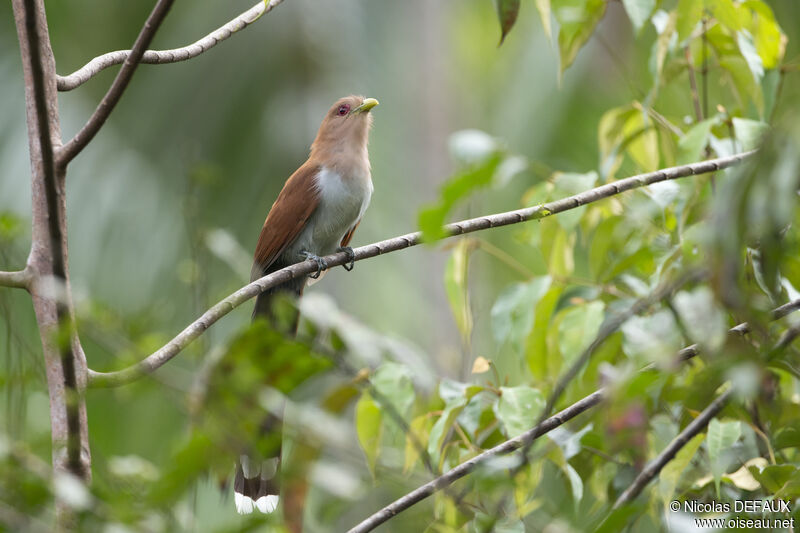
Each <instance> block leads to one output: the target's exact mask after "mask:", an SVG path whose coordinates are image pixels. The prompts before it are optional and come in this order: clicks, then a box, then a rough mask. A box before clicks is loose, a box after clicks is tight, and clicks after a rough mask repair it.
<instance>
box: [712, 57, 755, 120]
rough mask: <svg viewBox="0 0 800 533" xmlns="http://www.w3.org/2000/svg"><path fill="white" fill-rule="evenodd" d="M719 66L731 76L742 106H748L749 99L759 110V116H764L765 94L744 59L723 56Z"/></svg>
mask: <svg viewBox="0 0 800 533" xmlns="http://www.w3.org/2000/svg"><path fill="white" fill-rule="evenodd" d="M719 64H720V66H722V68H724V69H725V70H727V71H728V73H729V74H730V75H731V78H732V79H733V84H734V85H735V86H736V91H737V93H738V97H739V99H740V101H741V104H742V105H743V106H746V105H747V98H749V99H750V101H751V102H752V103H753V105H755V107H756V109H757V110H758V113H759V115H763V114H764V93H763V91H762V89H761V85H760V84H758V83H756V80H755V79H754V78H753V74H752V73H751V72H750V67H748V66H747V62H746V61H745V60H744V58H742V57H739V56H730V55H727V56H722V57H720V58H719Z"/></svg>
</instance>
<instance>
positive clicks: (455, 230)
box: [89, 150, 756, 387]
mask: <svg viewBox="0 0 800 533" xmlns="http://www.w3.org/2000/svg"><path fill="white" fill-rule="evenodd" d="M755 153H756V151H755V150H754V151H750V152H744V153H741V154H737V155H734V156H730V157H723V158H718V159H712V160H709V161H703V162H700V163H692V164H690V165H684V166H680V167H672V168H667V169H663V170H657V171H655V172H650V173H647V174H639V175H637V176H632V177H630V178H625V179H621V180H618V181H614V182H612V183H607V184H605V185H601V186H599V187H595V188H593V189H590V190H588V191H584V192H582V193H579V194H576V195H574V196H569V197H567V198H562V199H560V200H555V201H553V202H548V203H546V204H542V205H538V206H534V207H528V208H525V209H518V210H515V211H507V212H504V213H497V214H493V215H486V216H482V217H478V218H472V219H468V220H462V221H461V222H455V223H453V224H448V225H446V226H445V227H444V230H445V232H446V233H447V235H448V236H455V235H463V234H465V233H472V232H475V231H481V230H485V229H489V228H496V227H500V226H507V225H510V224H518V223H520V222H525V221H528V220H538V219H541V218H544V217H547V216H551V215H555V214H557V213H561V212H563V211H569V210H570V209H575V208H577V207H580V206H583V205H586V204H590V203H593V202H596V201H598V200H602V199H603V198H608V197H610V196H614V195H617V194H620V193H622V192H625V191H629V190H631V189H636V188H639V187H645V186H647V185H652V184H654V183H659V182H662V181H666V180H673V179H678V178H683V177H686V176H693V175H700V174H705V173H708V172H714V171H717V170H721V169H724V168H728V167H731V166H734V165H737V164H739V163H741V162H742V161H743V160H745V159H747V158H750V157H752V156H753V155H754V154H755ZM421 242H422V234H421V233H420V232H416V233H409V234H407V235H401V236H399V237H394V238H392V239H387V240H384V241H380V242H376V243H372V244H368V245H366V246H361V247H359V248H355V249H354V250H353V253H354V259H353V260H354V261H361V260H364V259H368V258H370V257H375V256H377V255H382V254H387V253H390V252H395V251H398V250H403V249H405V248H410V247H411V246H416V245H418V244H420V243H421ZM323 259H324V260H325V262H326V263H327V264H328V267H329V268H330V267H334V266H338V265H343V264H345V263H349V262H350V260H351V258H350V257H348V254H347V253H345V252H338V253H335V254H331V255H328V256H325V257H324V258H323ZM316 270H317V264H316V263H315V262H314V261H311V260H307V261H302V262H300V263H295V264H294V265H291V266H288V267H286V268H283V269H281V270H278V271H276V272H273V273H272V274H269V275H266V276H264V277H263V278H260V279H257V280H256V281H254V282H252V283H250V284H248V285H245V286H244V287H242V288H241V289H239V290H237V291H236V292H234V293H233V294H231V295H229V296H228V297H226V298H224V299H223V300H221V301H220V302H218V303H217V304H215V305H214V306H212V307H211V308H210V309H208V310H207V311H206V312H205V313H203V314H202V315H201V316H200V318H198V319H197V320H195V321H194V322H192V323H191V324H189V325H188V326H187V327H186V328H185V329H184V330H183V331H182V332H181V333H179V334H178V335H177V336H176V337H174V338H173V339H172V340H171V341H169V342H168V343H167V344H165V345H164V346H163V347H161V348H160V349H158V350H156V351H155V352H153V353H152V354H150V355H149V356H147V357H146V358H145V359H143V360H142V361H140V362H139V363H136V364H135V365H132V366H130V367H128V368H126V369H124V370H119V371H116V372H107V373H104V372H96V371H94V370H89V385H90V386H92V387H116V386H120V385H124V384H126V383H130V382H131V381H135V380H137V379H139V378H141V377H143V376H146V375H147V374H150V373H151V372H153V371H155V370H156V369H158V368H159V367H160V366H161V365H163V364H164V363H166V362H167V361H169V360H170V359H172V358H173V357H175V356H176V355H177V354H178V353H180V351H181V350H183V349H184V348H185V347H186V346H188V345H189V344H190V343H191V342H192V341H193V340H194V339H196V338H197V337H199V336H200V335H202V334H203V332H204V331H205V330H207V329H208V328H209V327H211V326H212V325H213V324H214V323H215V322H216V321H217V320H219V319H220V318H222V317H223V316H225V315H227V314H228V313H230V312H231V311H233V310H234V309H236V308H237V307H239V306H240V305H242V304H243V303H244V302H246V301H248V300H250V299H251V298H254V297H255V296H257V295H258V294H260V293H262V292H264V291H266V290H268V289H270V288H272V287H275V286H277V285H281V284H283V283H286V282H287V281H290V280H292V279H294V278H297V277H300V276H306V275H308V274H311V273H313V272H316Z"/></svg>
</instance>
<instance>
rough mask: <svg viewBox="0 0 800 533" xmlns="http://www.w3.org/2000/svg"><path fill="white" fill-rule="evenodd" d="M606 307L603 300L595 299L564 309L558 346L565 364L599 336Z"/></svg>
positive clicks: (570, 361)
mask: <svg viewBox="0 0 800 533" xmlns="http://www.w3.org/2000/svg"><path fill="white" fill-rule="evenodd" d="M604 309H605V305H604V304H603V302H601V301H594V302H589V303H587V304H583V305H576V306H574V307H570V308H569V309H567V310H565V311H563V318H562V319H561V323H560V324H559V326H558V347H559V351H560V352H561V357H563V360H564V364H570V363H572V361H574V360H575V358H577V357H578V356H579V355H580V354H581V353H582V352H583V351H584V350H586V348H588V347H589V344H591V343H592V341H594V339H595V337H597V332H598V331H599V330H600V325H601V324H602V323H603V316H604V313H603V311H604Z"/></svg>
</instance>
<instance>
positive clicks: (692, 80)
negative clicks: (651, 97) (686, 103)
mask: <svg viewBox="0 0 800 533" xmlns="http://www.w3.org/2000/svg"><path fill="white" fill-rule="evenodd" d="M684 53H685V54H686V65H687V67H688V69H689V88H690V89H691V90H692V102H693V103H694V114H695V117H696V118H697V122H700V121H702V120H703V110H702V109H700V98H699V97H698V96H697V78H696V77H695V75H694V65H692V53H691V51H690V50H689V46H688V45H687V46H686V48H684ZM703 61H704V63H703V71H704V72H705V52H704V53H703ZM703 83H705V78H704V79H703Z"/></svg>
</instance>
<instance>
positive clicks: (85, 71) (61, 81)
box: [56, 0, 283, 91]
mask: <svg viewBox="0 0 800 533" xmlns="http://www.w3.org/2000/svg"><path fill="white" fill-rule="evenodd" d="M282 2H283V0H270V1H269V2H264V1H260V2H258V3H257V4H256V5H254V6H253V7H251V8H250V9H248V10H247V11H245V12H244V13H242V14H241V15H239V16H238V17H236V18H235V19H233V20H231V21H230V22H228V23H227V24H225V25H224V26H220V27H219V28H217V29H216V30H214V31H212V32H211V33H209V34H208V35H206V36H205V37H203V38H201V39H199V40H197V41H195V42H193V43H192V44H189V45H186V46H183V47H181V48H173V49H171V50H147V51H146V52H145V53H144V55H142V59H141V61H139V63H142V64H150V65H161V64H164V63H177V62H179V61H186V60H187V59H192V58H194V57H197V56H199V55H200V54H202V53H203V52H207V51H208V50H210V49H212V48H214V47H215V46H216V45H217V44H219V43H221V42H222V41H224V40H226V39H228V38H229V37H230V36H232V35H233V34H234V33H236V32H238V31H240V30H243V29H245V28H246V27H248V26H249V25H250V24H252V23H254V22H255V21H257V20H258V19H259V18H261V16H262V15H264V14H266V13H269V12H270V11H272V9H273V8H274V7H276V6H278V5H279V4H281V3H282ZM130 54H131V50H116V51H114V52H108V53H105V54H103V55H101V56H97V57H95V58H94V59H92V60H91V61H89V62H88V63H86V64H85V65H84V66H82V67H81V68H79V69H78V70H76V71H75V72H73V73H72V74H69V75H67V76H57V77H56V81H57V83H58V90H59V91H71V90H72V89H75V88H77V87H80V86H81V85H83V84H84V83H86V82H87V81H89V80H90V79H92V78H93V77H95V76H96V75H97V74H99V73H100V72H102V71H103V70H105V69H107V68H108V67H112V66H114V65H119V64H120V63H123V62H124V61H125V60H126V59H128V56H129V55H130Z"/></svg>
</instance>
